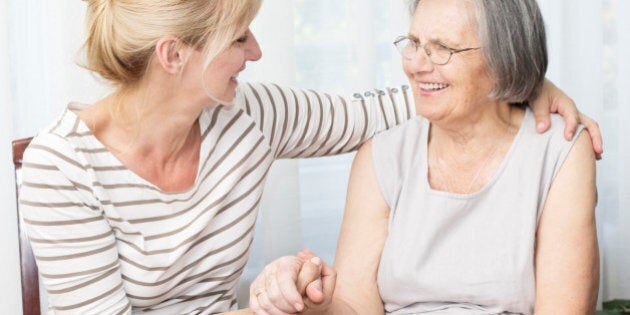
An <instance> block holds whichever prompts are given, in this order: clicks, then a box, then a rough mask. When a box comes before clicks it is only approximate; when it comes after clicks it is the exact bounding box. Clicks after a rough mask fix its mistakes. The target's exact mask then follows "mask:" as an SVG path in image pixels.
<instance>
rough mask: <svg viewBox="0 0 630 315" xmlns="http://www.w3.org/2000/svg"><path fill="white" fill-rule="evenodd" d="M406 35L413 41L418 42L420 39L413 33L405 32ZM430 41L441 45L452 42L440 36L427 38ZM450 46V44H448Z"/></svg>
mask: <svg viewBox="0 0 630 315" xmlns="http://www.w3.org/2000/svg"><path fill="white" fill-rule="evenodd" d="M407 37H409V38H410V39H411V40H413V41H415V42H418V43H419V42H420V39H419V38H418V36H416V35H413V34H407ZM429 42H430V43H436V44H443V45H449V44H452V43H450V42H449V41H447V40H444V39H442V38H434V39H430V40H429ZM449 47H450V46H449Z"/></svg>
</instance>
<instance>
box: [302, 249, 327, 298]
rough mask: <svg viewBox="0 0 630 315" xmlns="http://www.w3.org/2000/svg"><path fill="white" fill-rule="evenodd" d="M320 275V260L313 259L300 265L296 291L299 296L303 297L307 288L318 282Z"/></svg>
mask: <svg viewBox="0 0 630 315" xmlns="http://www.w3.org/2000/svg"><path fill="white" fill-rule="evenodd" d="M320 273H321V259H319V258H318V257H313V258H311V259H310V260H306V261H305V262H304V263H303V264H302V268H301V269H300V273H299V274H298V279H297V289H298V292H299V293H300V294H301V295H305V293H306V290H307V288H308V286H309V285H310V284H311V283H312V282H314V281H318V280H320ZM320 281H321V280H320Z"/></svg>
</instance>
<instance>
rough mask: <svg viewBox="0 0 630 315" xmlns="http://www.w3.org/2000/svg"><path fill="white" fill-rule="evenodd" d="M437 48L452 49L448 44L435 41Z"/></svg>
mask: <svg viewBox="0 0 630 315" xmlns="http://www.w3.org/2000/svg"><path fill="white" fill-rule="evenodd" d="M435 48H436V49H439V50H448V51H450V50H451V47H448V46H446V44H444V43H440V42H437V43H435Z"/></svg>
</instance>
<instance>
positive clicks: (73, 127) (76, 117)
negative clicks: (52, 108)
mask: <svg viewBox="0 0 630 315" xmlns="http://www.w3.org/2000/svg"><path fill="white" fill-rule="evenodd" d="M73 114H74V112H73ZM62 120H63V119H62ZM60 121H61V120H60ZM80 122H81V119H79V116H77V115H76V114H75V115H74V125H73V126H72V132H77V130H79V124H80Z"/></svg>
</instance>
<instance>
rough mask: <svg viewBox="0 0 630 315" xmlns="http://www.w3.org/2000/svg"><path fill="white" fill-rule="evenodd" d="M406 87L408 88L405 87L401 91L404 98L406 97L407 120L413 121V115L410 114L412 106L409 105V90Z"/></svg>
mask: <svg viewBox="0 0 630 315" xmlns="http://www.w3.org/2000/svg"><path fill="white" fill-rule="evenodd" d="M405 87H406V86H403V87H401V88H400V89H401V90H402V93H403V96H404V97H405V109H406V110H407V119H411V113H410V112H409V108H410V107H411V106H410V105H409V97H408V96H407V91H408V89H406V88H405Z"/></svg>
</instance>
